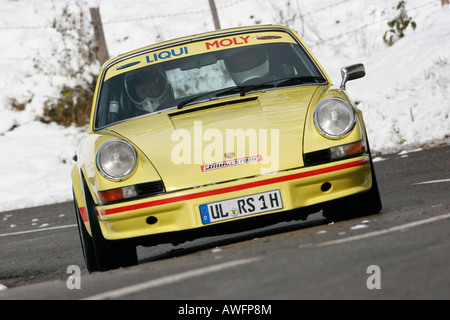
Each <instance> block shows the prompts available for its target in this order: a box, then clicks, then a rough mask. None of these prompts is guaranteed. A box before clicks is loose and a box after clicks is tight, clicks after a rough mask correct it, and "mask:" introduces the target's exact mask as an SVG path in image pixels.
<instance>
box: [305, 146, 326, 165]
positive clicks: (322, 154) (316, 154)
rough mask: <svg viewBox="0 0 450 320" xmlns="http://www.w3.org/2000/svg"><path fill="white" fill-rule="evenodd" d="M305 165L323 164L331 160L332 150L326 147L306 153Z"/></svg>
mask: <svg viewBox="0 0 450 320" xmlns="http://www.w3.org/2000/svg"><path fill="white" fill-rule="evenodd" d="M303 159H304V162H305V166H313V165H318V164H323V163H326V162H329V161H330V160H331V157H330V150H329V149H324V150H319V151H313V152H309V153H305V154H304V156H303Z"/></svg>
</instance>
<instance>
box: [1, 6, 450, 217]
mask: <svg viewBox="0 0 450 320" xmlns="http://www.w3.org/2000/svg"><path fill="white" fill-rule="evenodd" d="M215 1H216V6H217V8H218V12H219V18H220V23H221V27H222V28H228V27H234V26H243V25H252V24H285V25H288V26H290V27H292V28H294V29H295V30H296V31H298V33H299V34H300V35H301V36H302V38H303V39H304V40H305V42H306V43H307V44H308V45H309V46H310V48H311V49H312V51H313V53H314V54H315V55H316V56H317V57H318V59H319V60H320V62H321V63H322V65H323V66H324V67H325V69H326V70H327V72H328V73H329V75H330V77H331V78H332V79H333V82H334V83H336V84H339V82H340V68H341V67H342V66H344V65H349V64H352V63H356V62H363V63H364V64H365V66H366V72H367V75H366V77H365V78H363V79H359V80H356V81H352V82H349V83H348V85H347V90H348V92H349V93H350V95H351V96H352V97H353V98H354V99H355V100H356V101H358V102H359V104H358V107H359V108H361V110H362V111H363V112H364V116H365V120H366V124H367V130H368V134H369V137H370V142H371V148H372V149H373V151H375V152H377V153H387V152H400V151H402V150H413V149H416V148H418V147H422V148H425V147H427V146H430V145H434V144H440V143H445V142H447V143H448V141H449V139H450V138H449V137H450V119H449V113H450V99H449V98H450V97H449V95H450V93H449V92H450V90H449V87H450V32H449V31H450V29H449V26H448V21H449V19H450V6H447V7H441V4H440V1H439V0H409V1H407V6H406V10H407V13H408V15H409V16H410V17H412V18H413V20H414V21H415V22H416V23H417V28H416V30H414V31H413V30H412V29H411V28H408V29H407V30H406V37H404V38H403V39H401V40H400V41H398V42H397V43H395V44H394V45H393V46H392V47H387V46H386V45H385V44H384V43H383V41H382V37H383V34H384V32H385V31H386V30H387V29H388V27H387V25H386V22H387V21H388V20H390V19H392V18H393V17H394V16H395V15H396V14H397V12H396V10H395V9H394V7H395V6H396V4H397V3H398V0H379V1H376V2H375V3H376V4H373V3H374V2H373V1H369V0H340V1H339V0H322V1H316V0H290V1H288V0H281V1H280V0H273V1H272V0H245V1H244V0H235V1H229V0H215ZM78 4H79V5H80V6H81V7H82V8H83V12H84V13H85V16H89V11H88V9H87V8H88V7H90V6H99V8H100V12H101V15H102V21H103V23H104V26H103V27H104V31H105V36H106V41H107V45H108V50H109V53H110V56H111V57H112V56H115V55H118V54H120V53H123V52H126V51H129V50H133V49H136V48H138V47H142V46H145V45H148V44H151V43H154V42H159V41H163V40H169V39H171V38H174V37H179V36H184V35H188V34H195V33H200V32H204V31H210V30H213V29H214V26H213V22H212V18H211V15H210V11H209V10H210V9H209V4H208V1H207V0H195V1H183V0H168V1H164V2H159V1H151V0H135V1H133V2H132V3H130V2H123V1H120V0H65V1H51V0H27V1H24V0H3V1H2V17H1V18H0V48H1V50H0V146H1V148H2V150H3V151H2V154H1V160H0V161H1V162H0V164H1V165H0V176H1V183H0V194H1V195H2V197H1V198H0V212H1V211H7V210H12V209H16V208H24V207H31V206H36V205H43V204H50V203H56V202H61V201H66V200H70V199H71V196H72V194H71V181H70V167H71V163H72V160H71V159H72V156H73V155H74V154H75V149H76V145H77V144H78V142H79V141H80V139H81V138H82V136H83V134H84V132H85V131H86V128H76V127H73V126H72V127H69V128H64V127H60V126H57V125H54V124H50V125H48V124H44V123H41V122H39V121H37V118H38V117H40V116H42V114H43V107H44V102H45V101H46V100H47V99H48V98H49V97H55V96H57V95H58V93H59V90H60V88H61V86H62V85H63V84H65V83H68V82H69V80H68V78H67V76H66V75H64V74H63V69H62V68H61V64H60V63H58V62H57V58H61V57H62V56H63V55H62V53H61V52H62V51H63V50H64V49H65V48H66V49H67V48H68V49H69V50H73V49H71V47H70V43H67V42H66V43H64V42H62V41H61V40H60V38H58V37H59V35H58V34H57V33H56V32H55V30H54V29H53V28H51V27H50V26H51V24H52V21H53V19H54V18H55V17H60V16H61V10H62V7H63V6H64V5H69V7H68V8H69V9H73V10H75V11H76V9H77V8H78V6H77V5H78ZM299 12H300V14H299ZM67 23H74V25H76V23H77V21H72V20H70V19H69V21H67ZM36 58H37V59H36ZM36 61H37V62H41V64H42V65H41V68H35V63H36ZM67 63H73V61H67ZM42 66H43V67H44V68H42ZM58 68H61V70H59V69H58ZM70 81H72V83H73V80H70ZM13 98H14V99H16V101H18V102H19V103H24V105H25V110H23V111H19V110H16V109H13V108H12V107H11V103H10V101H11V99H13Z"/></svg>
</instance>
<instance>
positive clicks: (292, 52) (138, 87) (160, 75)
mask: <svg viewBox="0 0 450 320" xmlns="http://www.w3.org/2000/svg"><path fill="white" fill-rule="evenodd" d="M260 34H261V33H258V34H254V33H253V34H252V33H249V34H243V35H236V36H229V37H223V38H217V39H208V40H202V41H198V42H193V43H188V44H186V45H178V46H174V47H170V48H165V49H164V50H157V51H150V52H145V53H143V54H142V55H140V56H138V57H133V58H130V59H128V60H125V61H122V62H118V63H116V64H114V65H112V66H111V67H109V68H108V70H107V71H106V73H105V76H104V77H103V83H102V85H101V87H100V95H99V101H98V103H97V108H96V112H95V123H94V128H96V129H99V128H103V127H105V126H108V125H110V124H113V123H116V122H119V121H124V120H127V119H130V118H134V117H138V116H142V115H145V114H150V113H155V112H161V111H164V110H168V109H172V108H182V107H186V106H188V105H189V104H192V103H196V102H200V101H205V100H208V99H217V98H222V97H225V96H229V95H235V94H240V95H245V94H246V93H248V92H250V91H253V90H258V89H267V88H276V87H286V86H293V85H304V84H320V83H326V78H325V77H324V75H323V74H322V73H321V71H320V70H319V68H318V67H317V66H316V64H315V63H314V61H313V60H312V59H311V57H310V56H309V54H308V53H307V52H306V50H305V49H304V48H303V47H302V46H301V45H300V44H299V43H298V42H297V41H295V40H294V38H293V37H291V36H290V35H289V34H287V33H285V32H279V31H278V32H266V34H265V33H262V34H263V36H261V35H260ZM267 34H268V35H267Z"/></svg>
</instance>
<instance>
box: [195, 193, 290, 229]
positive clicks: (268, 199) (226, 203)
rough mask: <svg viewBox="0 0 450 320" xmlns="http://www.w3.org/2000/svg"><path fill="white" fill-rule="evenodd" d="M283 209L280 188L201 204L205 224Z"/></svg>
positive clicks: (201, 213)
mask: <svg viewBox="0 0 450 320" xmlns="http://www.w3.org/2000/svg"><path fill="white" fill-rule="evenodd" d="M278 209H283V202H282V201H281V194H280V190H272V191H267V192H261V193H256V194H252V195H249V196H243V197H238V198H233V199H227V200H222V201H216V202H211V203H207V204H202V205H200V215H201V217H202V222H203V224H208V223H212V222H217V221H223V220H228V219H234V218H239V217H244V216H249V215H252V214H257V213H263V212H268V211H273V210H278Z"/></svg>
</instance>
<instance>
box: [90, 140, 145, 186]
mask: <svg viewBox="0 0 450 320" xmlns="http://www.w3.org/2000/svg"><path fill="white" fill-rule="evenodd" d="M111 143H123V144H125V145H126V146H127V147H129V148H130V150H131V151H132V153H133V157H134V163H133V166H132V167H131V168H130V170H127V171H126V174H124V175H121V176H120V177H119V176H113V175H111V174H110V173H108V172H106V171H105V170H104V169H103V168H102V166H101V165H100V155H101V153H102V150H103V149H104V148H105V147H106V146H108V145H110V144H111ZM95 163H96V166H97V170H98V172H100V174H101V175H102V176H103V177H104V178H106V179H109V180H112V181H122V180H125V179H127V178H128V177H129V176H130V175H131V174H132V173H133V172H134V171H135V170H136V168H137V163H138V154H137V151H136V148H135V147H134V146H133V145H132V144H131V143H130V142H128V141H126V140H123V139H111V140H108V141H106V142H104V143H103V144H102V145H101V146H100V148H99V149H98V151H97V155H96V159H95Z"/></svg>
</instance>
